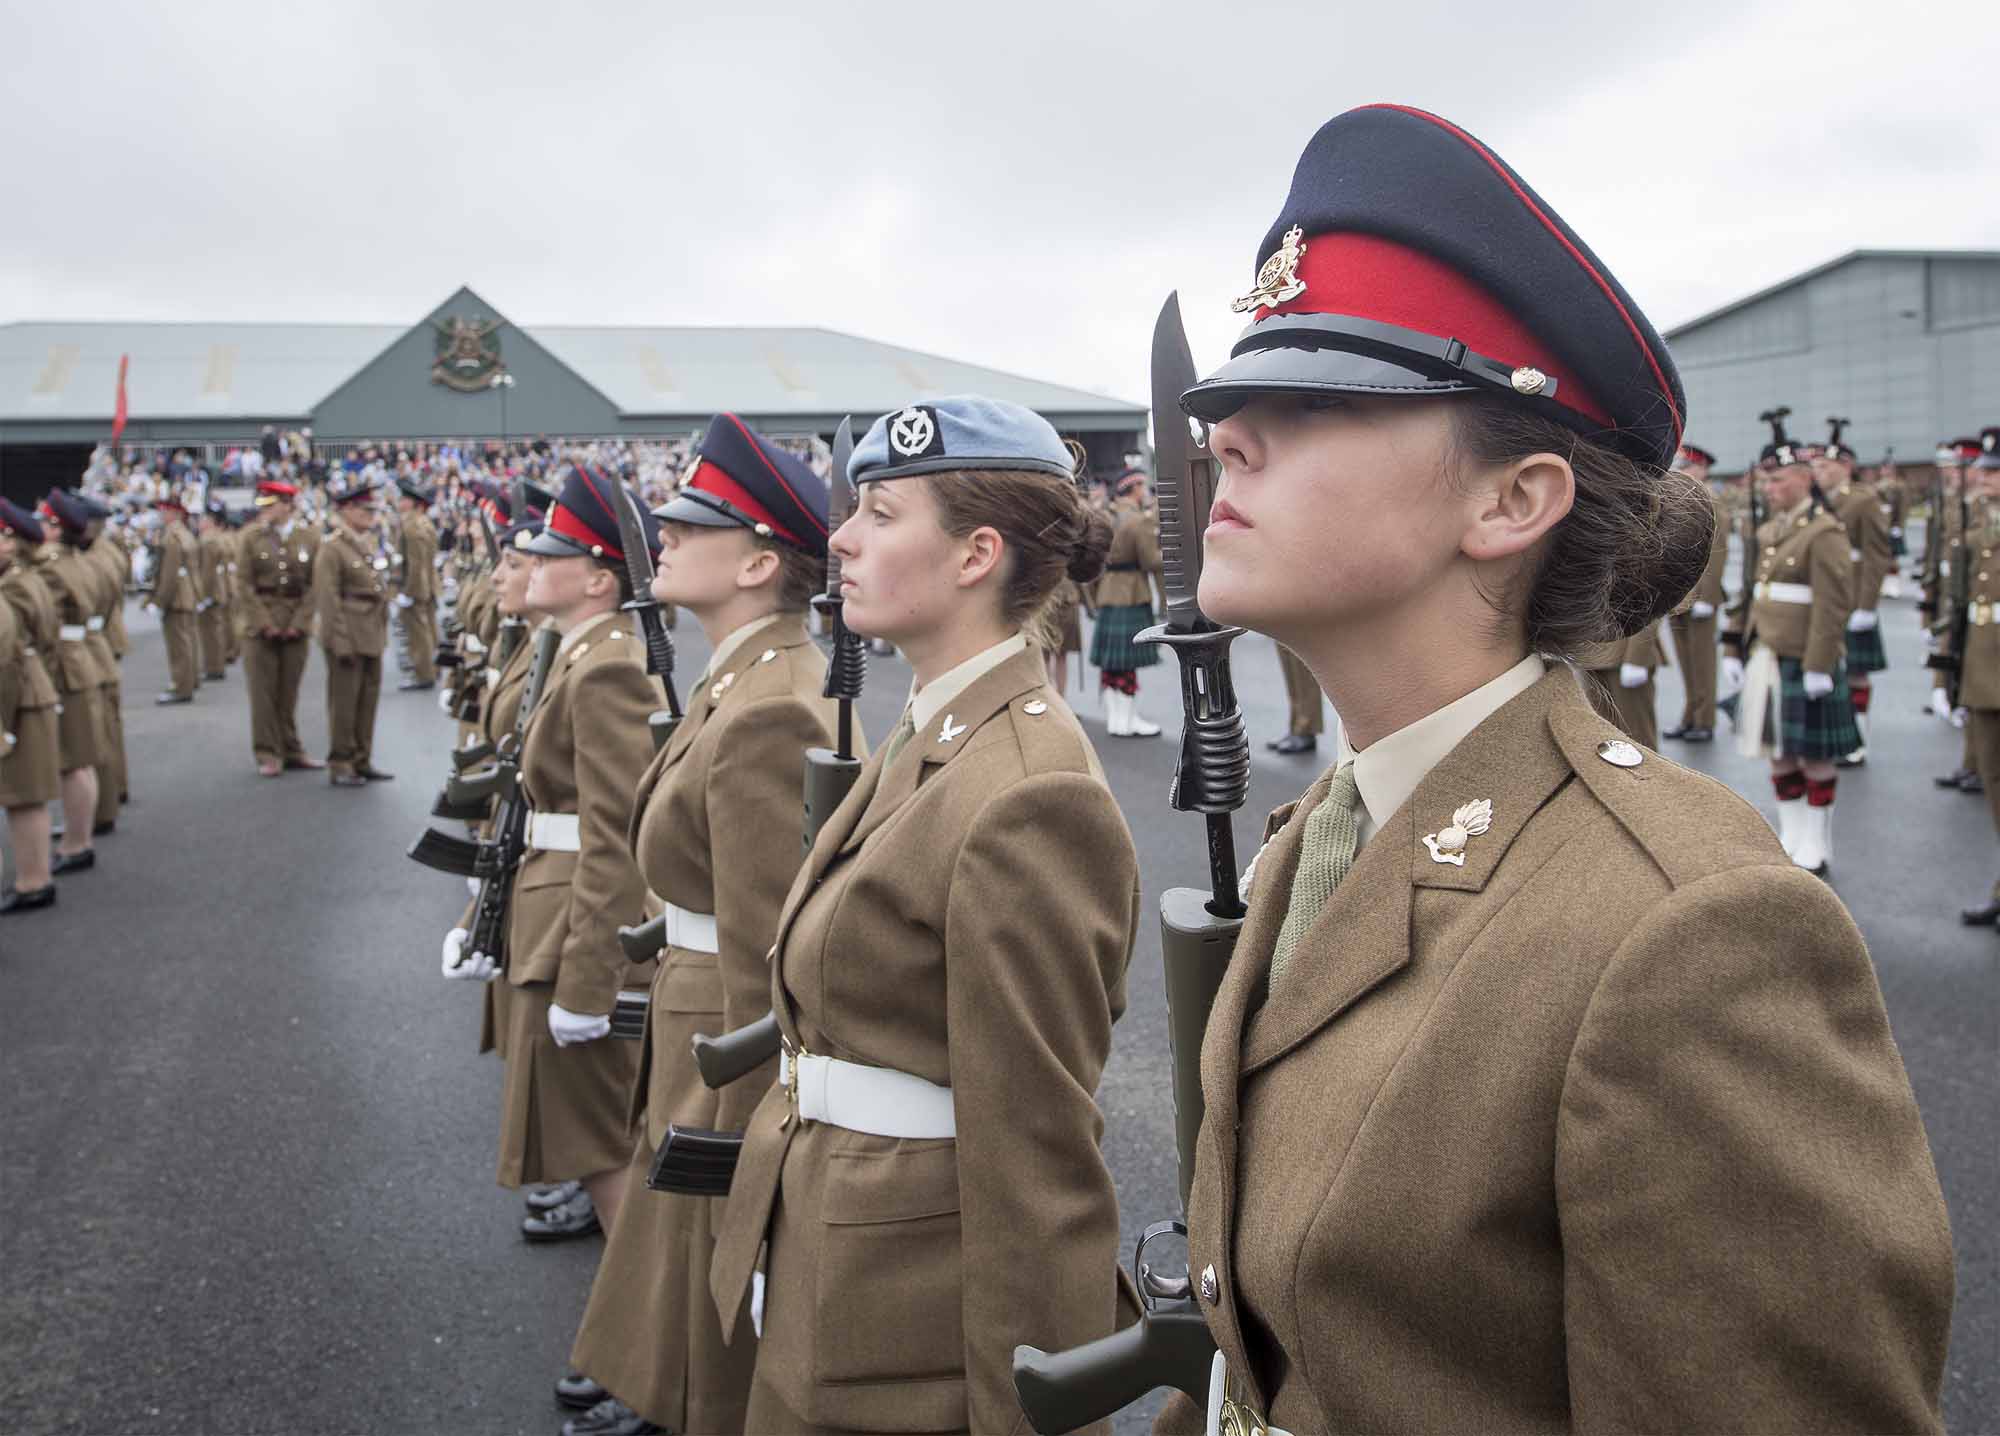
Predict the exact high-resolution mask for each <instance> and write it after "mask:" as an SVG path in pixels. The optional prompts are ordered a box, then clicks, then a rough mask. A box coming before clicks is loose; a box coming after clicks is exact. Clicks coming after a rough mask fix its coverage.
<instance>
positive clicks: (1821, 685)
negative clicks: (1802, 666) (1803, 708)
mask: <svg viewBox="0 0 2000 1436" xmlns="http://www.w3.org/2000/svg"><path fill="white" fill-rule="evenodd" d="M1831 692H1833V675H1832V674H1831V673H1808V674H1807V675H1806V697H1807V698H1808V699H1813V698H1824V697H1826V695H1827V694H1829V693H1831Z"/></svg>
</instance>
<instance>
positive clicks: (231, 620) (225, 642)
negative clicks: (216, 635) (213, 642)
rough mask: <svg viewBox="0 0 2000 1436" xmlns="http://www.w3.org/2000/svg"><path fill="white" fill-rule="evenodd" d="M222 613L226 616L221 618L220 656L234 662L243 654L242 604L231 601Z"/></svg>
mask: <svg viewBox="0 0 2000 1436" xmlns="http://www.w3.org/2000/svg"><path fill="white" fill-rule="evenodd" d="M224 613H225V614H226V617H224V619H223V620H222V630H223V638H222V648H223V652H222V656H223V658H224V659H225V660H227V661H228V662H230V663H234V662H235V661H236V660H237V659H239V658H241V657H242V656H243V605H242V604H241V603H231V604H230V605H229V607H228V608H227V609H225V610H224Z"/></svg>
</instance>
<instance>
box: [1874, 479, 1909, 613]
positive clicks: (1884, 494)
mask: <svg viewBox="0 0 2000 1436" xmlns="http://www.w3.org/2000/svg"><path fill="white" fill-rule="evenodd" d="M1875 497H1876V498H1877V499H1879V500H1881V503H1882V517H1883V518H1884V519H1886V520H1887V521H1888V524H1889V552H1890V553H1891V554H1892V555H1893V556H1894V558H1895V560H1896V566H1894V567H1891V568H1890V570H1889V576H1888V577H1887V578H1885V579H1883V580H1882V597H1884V598H1901V597H1902V596H1903V575H1902V573H1901V571H1900V568H1901V564H1902V562H1903V560H1904V559H1905V558H1907V557H1909V553H1910V547H1909V544H1908V543H1907V542H1906V541H1905V540H1904V538H1903V520H1904V519H1905V518H1907V517H1908V516H1909V511H1910V489H1909V485H1907V484H1905V483H1904V482H1903V476H1902V474H1901V473H1900V472H1899V471H1898V470H1897V468H1896V459H1895V454H1894V452H1893V451H1891V452H1890V453H1889V454H1888V455H1886V456H1885V457H1884V458H1883V460H1882V463H1881V466H1880V467H1879V468H1877V469H1876V470H1875Z"/></svg>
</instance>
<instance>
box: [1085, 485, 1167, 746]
mask: <svg viewBox="0 0 2000 1436" xmlns="http://www.w3.org/2000/svg"><path fill="white" fill-rule="evenodd" d="M1111 495H1112V503H1111V522H1112V525H1113V529H1112V535H1111V551H1110V553H1109V554H1108V555H1106V557H1105V561H1104V577H1103V578H1101V579H1099V580H1098V583H1097V627H1096V629H1095V631H1093V632H1092V634H1091V636H1090V661H1091V662H1092V663H1094V664H1096V665H1097V667H1098V669H1099V670H1100V671H1099V674H1098V683H1099V685H1100V686H1101V687H1102V688H1103V690H1104V731H1105V732H1107V733H1109V734H1110V735H1111V736H1112V737H1114V738H1152V737H1156V736H1158V734H1159V731H1160V725H1159V724H1157V723H1153V722H1150V721H1148V720H1147V719H1146V718H1144V717H1143V716H1141V714H1140V712H1139V670H1140V669H1141V668H1150V667H1151V666H1152V665H1153V664H1155V663H1158V662H1159V661H1160V655H1159V652H1158V651H1157V650H1156V649H1153V648H1150V647H1141V646H1140V645H1138V644H1135V643H1133V642H1132V639H1133V638H1134V637H1135V636H1136V635H1137V634H1138V632H1139V630H1141V629H1142V628H1146V627H1147V626H1149V625H1150V624H1151V623H1152V621H1153V581H1154V580H1155V579H1156V578H1158V576H1159V573H1160V521H1159V519H1158V518H1157V517H1156V516H1155V515H1154V514H1153V511H1152V510H1151V509H1149V508H1147V507H1146V476H1145V475H1144V474H1142V473H1140V472H1139V471H1138V470H1137V469H1127V470H1126V471H1125V472H1124V473H1123V474H1121V475H1119V477H1118V478H1117V479H1116V480H1115V481H1113V483H1112V485H1111Z"/></svg>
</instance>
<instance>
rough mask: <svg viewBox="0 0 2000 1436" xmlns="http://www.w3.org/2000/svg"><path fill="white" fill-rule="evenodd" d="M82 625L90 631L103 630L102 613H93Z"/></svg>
mask: <svg viewBox="0 0 2000 1436" xmlns="http://www.w3.org/2000/svg"><path fill="white" fill-rule="evenodd" d="M84 627H85V628H87V629H89V630H90V631H91V632H92V633H102V632H104V615H103V614H101V613H93V614H92V615H91V616H90V621H89V622H88V623H86V624H84Z"/></svg>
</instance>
